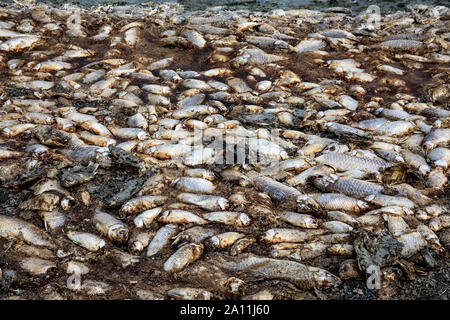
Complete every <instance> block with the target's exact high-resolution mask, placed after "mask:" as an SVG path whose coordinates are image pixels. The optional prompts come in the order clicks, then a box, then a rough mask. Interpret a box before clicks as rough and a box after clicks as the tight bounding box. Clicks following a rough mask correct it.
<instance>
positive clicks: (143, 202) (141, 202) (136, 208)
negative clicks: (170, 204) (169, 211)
mask: <svg viewBox="0 0 450 320" xmlns="http://www.w3.org/2000/svg"><path fill="white" fill-rule="evenodd" d="M167 199H168V198H167V197H165V196H141V197H137V198H133V199H131V200H129V201H127V202H126V203H124V204H123V205H122V207H121V208H120V212H121V213H122V214H135V213H139V212H143V211H145V210H148V209H152V208H155V207H157V206H159V205H161V204H163V203H164V202H165V201H166V200H167Z"/></svg>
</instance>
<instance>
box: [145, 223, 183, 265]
mask: <svg viewBox="0 0 450 320" xmlns="http://www.w3.org/2000/svg"><path fill="white" fill-rule="evenodd" d="M177 231H178V227H177V226H176V225H174V224H168V225H165V226H164V227H162V228H160V229H159V230H158V231H157V232H156V234H155V236H154V237H153V239H152V241H150V244H149V245H148V247H147V257H153V256H155V255H157V254H158V253H159V252H160V251H161V250H162V249H163V248H164V247H166V246H167V245H169V242H170V239H171V238H172V237H173V236H174V235H175V234H176V233H177Z"/></svg>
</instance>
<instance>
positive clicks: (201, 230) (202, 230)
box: [172, 226, 217, 247]
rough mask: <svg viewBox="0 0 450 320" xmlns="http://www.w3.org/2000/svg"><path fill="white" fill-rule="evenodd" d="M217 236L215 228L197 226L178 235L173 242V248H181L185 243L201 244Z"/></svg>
mask: <svg viewBox="0 0 450 320" xmlns="http://www.w3.org/2000/svg"><path fill="white" fill-rule="evenodd" d="M215 234H217V230H215V229H213V228H206V227H202V226H195V227H192V228H189V229H186V230H184V231H182V232H180V233H179V234H177V236H176V237H175V238H174V241H173V242H172V247H179V246H180V245H183V244H185V243H201V242H203V240H205V239H207V238H210V237H212V236H213V235H215Z"/></svg>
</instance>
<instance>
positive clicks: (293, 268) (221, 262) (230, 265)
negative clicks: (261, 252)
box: [209, 253, 341, 289]
mask: <svg viewBox="0 0 450 320" xmlns="http://www.w3.org/2000/svg"><path fill="white" fill-rule="evenodd" d="M209 258H210V259H211V262H212V263H213V264H215V265H217V266H218V267H220V268H223V269H225V270H227V271H232V272H243V273H244V274H246V275H247V276H250V277H252V278H258V279H261V278H263V279H280V280H285V281H289V282H292V283H294V284H295V285H296V286H298V287H299V288H303V289H307V288H312V287H316V286H317V287H334V286H338V285H339V284H340V283H341V281H340V279H339V278H338V277H336V276H334V275H333V274H331V273H329V272H328V271H326V270H323V269H319V268H315V267H309V266H305V265H303V264H301V263H298V262H294V261H289V260H278V259H271V258H265V257H259V256H256V255H253V254H247V253H245V254H240V255H237V256H235V257H231V256H228V257H227V256H225V255H220V254H216V255H210V256H209Z"/></svg>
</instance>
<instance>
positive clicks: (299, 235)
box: [261, 228, 311, 243]
mask: <svg viewBox="0 0 450 320" xmlns="http://www.w3.org/2000/svg"><path fill="white" fill-rule="evenodd" d="M310 237H311V234H310V233H307V232H305V231H300V230H297V229H288V228H273V229H269V230H267V231H266V232H265V233H264V235H263V236H261V241H263V242H266V243H280V242H304V241H306V240H308V239H310Z"/></svg>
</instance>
